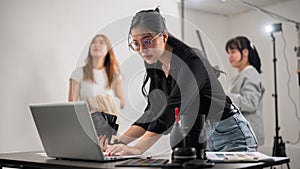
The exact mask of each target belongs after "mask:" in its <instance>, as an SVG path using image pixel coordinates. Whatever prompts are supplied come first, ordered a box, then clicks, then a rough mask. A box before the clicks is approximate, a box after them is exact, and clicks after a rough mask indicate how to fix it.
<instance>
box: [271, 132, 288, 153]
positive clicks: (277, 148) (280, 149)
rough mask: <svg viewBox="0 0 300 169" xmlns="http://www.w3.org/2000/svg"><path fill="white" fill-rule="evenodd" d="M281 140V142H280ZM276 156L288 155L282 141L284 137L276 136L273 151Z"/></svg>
mask: <svg viewBox="0 0 300 169" xmlns="http://www.w3.org/2000/svg"><path fill="white" fill-rule="evenodd" d="M279 141H280V142H279ZM272 156H274V157H286V152H285V143H284V142H283V141H282V137H281V136H279V137H276V136H275V137H274V145H273V153H272Z"/></svg>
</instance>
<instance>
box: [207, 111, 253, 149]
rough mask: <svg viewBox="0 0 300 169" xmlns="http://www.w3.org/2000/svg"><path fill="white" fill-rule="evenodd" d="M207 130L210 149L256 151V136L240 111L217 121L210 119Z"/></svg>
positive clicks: (208, 147)
mask: <svg viewBox="0 0 300 169" xmlns="http://www.w3.org/2000/svg"><path fill="white" fill-rule="evenodd" d="M205 130H206V134H207V137H208V138H207V149H208V151H256V148H257V140H256V137H255V135H254V132H253V130H252V128H251V126H250V124H249V122H248V121H247V120H246V119H245V117H244V116H243V115H242V114H241V112H240V111H238V112H237V113H236V114H234V115H233V116H231V117H228V118H226V119H224V120H222V121H220V122H217V123H210V122H209V121H208V122H207V123H206V124H205Z"/></svg>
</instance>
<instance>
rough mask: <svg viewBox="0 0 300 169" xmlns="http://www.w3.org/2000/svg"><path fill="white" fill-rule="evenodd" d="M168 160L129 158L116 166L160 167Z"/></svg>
mask: <svg viewBox="0 0 300 169" xmlns="http://www.w3.org/2000/svg"><path fill="white" fill-rule="evenodd" d="M168 161H169V160H167V159H130V160H127V161H125V162H122V163H120V164H117V165H116V167H162V166H163V165H164V164H166V163H167V162H168Z"/></svg>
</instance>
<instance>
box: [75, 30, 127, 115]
mask: <svg viewBox="0 0 300 169" xmlns="http://www.w3.org/2000/svg"><path fill="white" fill-rule="evenodd" d="M85 61H86V64H85V65H84V66H83V67H79V68H77V69H75V70H74V71H73V72H72V75H71V78H70V88H69V101H86V102H87V103H88V105H89V108H90V111H91V113H93V112H97V111H103V112H105V111H106V110H103V109H104V108H107V107H109V106H110V105H113V106H117V109H122V108H123V107H124V106H125V98H124V93H123V84H122V76H121V73H120V71H119V63H118V61H117V59H116V57H115V54H114V51H113V49H112V46H111V43H110V41H109V39H108V38H107V37H106V36H105V35H102V34H101V35H96V36H95V37H94V38H93V40H92V41H91V44H90V46H89V53H88V56H87V58H86V60H85ZM100 104H101V105H100ZM105 104H106V105H105ZM108 104H109V105H108ZM108 109H109V110H111V108H108ZM105 113H111V112H105Z"/></svg>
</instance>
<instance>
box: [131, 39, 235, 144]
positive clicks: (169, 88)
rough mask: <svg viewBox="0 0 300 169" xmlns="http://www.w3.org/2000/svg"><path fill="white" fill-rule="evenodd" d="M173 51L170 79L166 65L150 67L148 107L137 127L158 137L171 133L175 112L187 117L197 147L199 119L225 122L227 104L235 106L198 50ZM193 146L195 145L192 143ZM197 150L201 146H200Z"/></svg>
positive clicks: (177, 47)
mask: <svg viewBox="0 0 300 169" xmlns="http://www.w3.org/2000/svg"><path fill="white" fill-rule="evenodd" d="M170 45H171V46H172V47H173V52H172V59H171V64H170V70H169V76H168V77H166V76H165V74H164V72H163V71H162V69H161V68H162V63H161V62H159V61H157V62H156V63H154V64H146V63H145V65H146V69H148V71H147V73H148V75H149V76H150V88H149V92H148V93H149V94H148V105H147V107H146V109H145V112H144V113H143V115H142V116H141V117H140V118H139V119H138V120H137V121H136V122H135V123H134V124H133V125H138V126H140V127H142V128H144V129H145V130H147V131H151V132H155V133H164V134H166V133H168V132H169V131H170V130H169V129H170V128H171V127H172V126H173V123H174V121H175V115H174V109H175V107H178V108H179V109H180V115H187V117H188V119H189V120H188V121H186V122H185V124H186V125H187V126H188V128H189V129H191V131H190V133H192V135H193V137H195V138H196V140H195V143H194V144H198V143H197V140H198V138H197V137H198V136H199V134H200V131H201V126H200V122H199V120H200V118H199V115H202V114H204V115H206V118H207V119H209V120H211V121H218V120H220V119H221V117H222V114H223V111H224V106H225V104H231V101H230V99H229V98H227V97H226V95H225V93H224V91H223V88H222V86H221V84H220V83H219V81H218V79H217V76H216V75H215V72H214V70H213V69H212V67H211V65H210V64H209V62H208V61H207V60H206V59H205V58H204V57H203V55H202V54H201V52H200V51H199V50H198V49H192V48H189V47H187V46H186V45H181V44H178V43H173V44H170ZM192 144H193V143H192ZM196 147H197V146H196Z"/></svg>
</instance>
